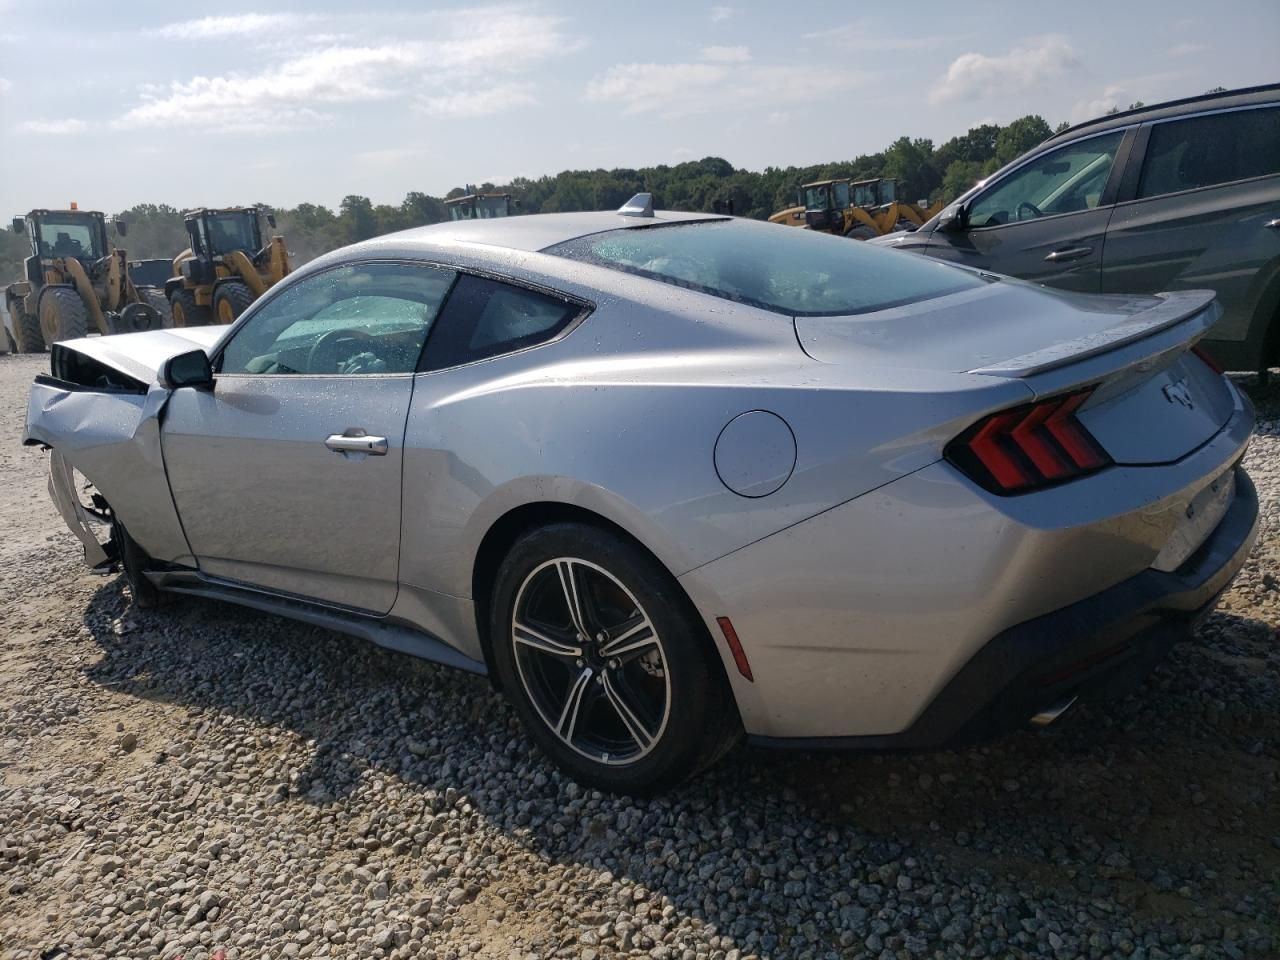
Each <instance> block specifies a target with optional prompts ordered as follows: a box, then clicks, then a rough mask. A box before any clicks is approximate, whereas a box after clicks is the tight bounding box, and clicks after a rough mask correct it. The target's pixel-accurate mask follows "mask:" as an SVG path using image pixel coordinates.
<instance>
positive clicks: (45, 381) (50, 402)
mask: <svg viewBox="0 0 1280 960" xmlns="http://www.w3.org/2000/svg"><path fill="white" fill-rule="evenodd" d="M168 400H169V391H168V390H166V389H164V388H163V387H160V386H158V385H152V387H151V388H150V389H149V390H148V391H147V392H146V393H145V394H143V393H132V392H127V391H114V390H112V391H101V390H95V389H92V388H87V387H81V386H76V385H74V384H67V383H63V382H61V381H58V380H55V379H53V378H52V377H45V376H42V377H38V378H36V381H35V383H33V384H32V385H31V397H30V400H29V401H28V403H27V424H26V430H25V432H24V435H23V442H24V443H28V444H30V443H41V444H44V445H46V446H48V447H51V448H52V449H53V451H54V455H53V457H52V458H51V461H50V478H49V492H50V495H51V496H52V497H53V502H54V504H55V505H56V506H57V507H58V511H59V513H61V514H62V517H63V519H64V520H65V521H66V522H67V525H68V526H69V527H70V528H71V532H72V533H74V534H75V535H76V536H77V537H79V538H80V540H81V541H82V542H84V543H85V559H86V561H87V562H88V563H89V564H90V566H96V565H97V564H98V563H101V562H102V561H103V560H105V559H106V554H105V551H103V550H102V547H101V545H100V544H98V541H97V539H96V537H95V536H94V534H93V531H92V529H91V528H90V527H89V526H88V522H87V521H88V517H87V515H86V514H85V512H84V510H83V508H82V507H81V506H80V499H79V493H78V491H76V489H75V482H74V478H73V476H72V472H71V468H72V467H74V468H75V469H76V470H78V471H79V472H80V473H81V474H83V475H84V476H85V478H86V479H88V480H89V481H90V482H92V483H93V485H94V486H95V487H96V488H97V490H98V492H99V493H100V494H102V496H103V497H104V498H105V499H106V501H107V503H109V504H110V505H111V509H112V510H113V511H114V513H115V515H116V516H117V517H118V518H119V520H120V522H121V523H123V524H124V525H125V527H126V528H127V529H128V531H129V534H130V536H132V537H133V539H134V540H136V541H137V542H138V544H139V545H140V546H141V547H142V548H143V549H144V550H145V551H146V552H147V553H148V554H150V555H151V557H152V558H154V559H156V560H160V561H164V562H169V563H179V564H184V565H190V566H194V565H195V558H194V557H193V556H192V555H191V549H190V547H188V545H187V538H186V536H185V535H184V534H183V532H182V525H181V523H180V522H179V520H178V513H177V510H176V508H175V507H174V504H173V496H172V495H171V493H170V492H169V483H168V479H167V478H166V476H165V470H164V457H163V453H162V451H161V447H160V414H161V412H162V411H163V410H164V407H165V404H166V403H167V402H168ZM90 540H92V546H91V544H90V543H89V541H90ZM94 547H96V549H94Z"/></svg>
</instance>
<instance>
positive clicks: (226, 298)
mask: <svg viewBox="0 0 1280 960" xmlns="http://www.w3.org/2000/svg"><path fill="white" fill-rule="evenodd" d="M251 303H253V291H252V290H250V289H249V287H248V285H247V284H244V283H241V282H240V281H239V280H229V281H227V282H226V283H223V284H219V286H218V289H217V290H215V291H214V292H213V315H214V317H215V318H216V322H217V323H222V324H227V323H235V322H236V318H237V317H239V316H240V314H242V313H244V312H245V310H247V309H248V307H249V304H251Z"/></svg>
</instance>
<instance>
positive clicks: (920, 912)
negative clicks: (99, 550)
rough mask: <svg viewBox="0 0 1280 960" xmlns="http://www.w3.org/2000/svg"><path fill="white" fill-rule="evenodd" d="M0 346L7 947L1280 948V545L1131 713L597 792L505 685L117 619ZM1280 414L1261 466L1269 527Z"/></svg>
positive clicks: (171, 950)
mask: <svg viewBox="0 0 1280 960" xmlns="http://www.w3.org/2000/svg"><path fill="white" fill-rule="evenodd" d="M45 363H47V358H44V357H13V356H0V437H3V438H5V439H4V442H3V443H0V529H3V531H4V536H3V538H2V539H0V703H2V704H3V709H2V711H0V824H3V831H2V832H0V955H3V956H5V957H12V958H15V960H16V958H35V957H38V956H40V954H41V952H42V951H43V950H46V949H48V948H50V947H52V946H55V945H61V946H62V947H64V948H65V949H66V950H67V951H68V952H69V954H70V955H71V956H72V957H74V958H76V960H83V958H90V957H135V958H139V957H163V958H174V957H177V956H179V955H182V956H185V957H186V958H188V960H190V958H201V957H210V956H211V955H213V954H214V953H215V952H216V951H218V950H225V956H226V957H227V958H241V957H281V956H283V957H294V956H298V957H308V956H316V957H323V956H329V957H375V958H380V957H397V958H399V957H427V958H432V957H436V958H453V957H462V956H475V957H504V958H505V957H547V956H562V957H585V958H592V957H609V956H618V955H632V956H650V957H657V958H660V957H670V958H680V960H691V958H716V960H744V958H746V957H749V956H756V957H760V958H783V957H895V958H903V957H907V958H910V957H984V956H1001V957H1132V958H1156V957H1169V956H1193V957H1194V956H1205V957H1233V958H1234V957H1264V956H1269V957H1275V956H1277V955H1280V789H1278V782H1277V780H1278V774H1280V710H1278V709H1277V703H1278V700H1280V697H1278V695H1280V648H1277V645H1276V626H1277V624H1280V592H1277V590H1278V581H1277V579H1276V577H1277V572H1278V571H1280V556H1278V553H1280V546H1278V544H1280V540H1276V539H1275V538H1268V537H1267V535H1266V533H1265V531H1264V535H1263V538H1262V540H1261V541H1260V542H1261V545H1260V546H1259V548H1258V550H1257V551H1256V553H1255V555H1254V557H1253V558H1252V559H1251V560H1250V562H1249V564H1248V566H1247V567H1246V568H1245V570H1244V572H1243V573H1242V574H1241V576H1240V578H1239V579H1238V580H1237V582H1236V584H1235V586H1234V587H1233V588H1232V590H1231V591H1230V593H1228V594H1227V596H1226V597H1225V598H1224V600H1223V603H1222V605H1221V608H1220V611H1219V612H1218V613H1217V614H1215V615H1214V616H1213V617H1212V618H1211V619H1210V620H1209V621H1208V622H1207V623H1206V625H1205V626H1204V627H1203V628H1202V629H1201V631H1200V634H1199V637H1198V638H1197V640H1196V642H1195V643H1192V644H1184V645H1183V646H1182V647H1181V648H1179V649H1178V650H1176V652H1175V653H1174V655H1173V656H1172V658H1171V659H1170V661H1169V662H1168V663H1167V665H1165V666H1164V667H1162V668H1161V669H1160V671H1159V672H1158V673H1157V674H1156V675H1155V676H1154V677H1153V678H1152V680H1151V681H1150V682H1149V683H1148V684H1147V685H1146V686H1145V687H1144V688H1143V689H1142V690H1140V691H1139V692H1137V693H1136V694H1135V695H1134V696H1133V697H1131V698H1129V699H1128V700H1126V701H1124V702H1121V703H1117V704H1114V705H1111V706H1108V707H1107V708H1106V709H1095V710H1088V709H1081V710H1079V711H1077V712H1075V713H1072V714H1068V716H1067V717H1066V718H1065V719H1064V720H1063V721H1062V722H1061V723H1060V724H1059V725H1057V726H1055V727H1054V728H1052V729H1051V730H1049V731H1048V732H1045V733H1041V734H1030V733H1027V734H1019V735H1017V736H1014V737H1011V738H1009V739H1006V740H1003V741H1000V742H998V743H996V744H993V745H989V746H985V747H982V748H975V749H968V750H963V751H955V752H941V753H934V754H921V755H914V756H897V755H894V756H867V755H862V756H846V757H830V756H820V757H813V756H791V755H785V756H784V755H774V754H768V753H763V752H755V751H750V750H747V749H745V748H743V749H739V750H738V751H736V752H735V753H734V754H732V755H731V756H730V757H729V758H728V760H727V761H726V762H724V763H723V764H721V765H720V767H718V768H717V769H716V770H714V771H713V772H712V773H710V774H709V775H707V776H704V777H703V778H702V779H700V780H698V781H697V782H695V783H694V784H692V785H689V786H687V787H686V788H684V789H682V790H680V791H677V792H675V793H672V794H670V795H668V796H666V797H663V798H661V799H658V800H652V801H646V802H637V801H632V800H627V799H617V798H612V797H605V796H601V795H599V794H597V793H595V792H592V791H583V790H581V789H579V788H578V787H577V786H576V785H575V784H573V783H571V782H569V781H567V780H565V779H564V778H562V777H561V776H559V775H558V774H557V773H556V772H555V771H554V770H553V769H552V768H551V767H550V766H549V765H548V764H547V763H545V762H544V761H543V760H542V759H541V758H540V757H539V756H538V755H537V754H536V753H534V752H533V750H532V749H531V747H530V745H529V743H528V742H527V741H526V740H525V739H524V738H523V737H522V736H521V734H520V732H519V730H518V729H517V727H516V724H515V719H514V716H513V714H512V712H511V711H510V710H509V709H507V707H506V706H505V704H504V703H503V701H502V700H501V699H500V698H499V697H498V696H496V695H495V694H493V693H492V692H490V690H489V688H488V687H487V685H486V683H485V682H484V681H483V680H480V679H477V678H472V677H468V676H464V675H462V674H458V673H452V672H449V671H447V670H444V669H442V668H437V667H434V666H431V665H429V664H424V663H419V662H416V661H413V660H411V659H408V658H406V657H403V656H400V655H397V654H393V653H389V652H385V651H382V650H379V649H377V648H375V647H372V646H369V645H365V644H362V643H359V642H357V641H354V640H348V639H345V638H342V637H338V636H336V635H333V634H329V633H326V632H324V631H321V630H318V629H314V628H310V627H306V626H302V625H298V624H294V623H291V622H288V621H284V620H280V619H276V618H274V617H270V616H266V615H259V614H254V613H251V612H246V611H243V610H240V609H237V608H234V607H230V606H222V605H216V604H212V603H206V602H196V601H189V602H185V603H181V604H178V605H175V606H172V607H169V608H166V609H163V610H161V611H157V612H145V613H138V612H134V611H132V610H131V609H130V607H129V605H128V603H127V600H126V597H125V596H124V595H123V594H122V592H121V587H120V585H119V582H118V581H117V580H116V579H115V578H102V577H97V576H94V575H93V574H90V573H89V572H87V571H86V570H85V569H84V568H83V566H82V565H81V562H80V550H79V545H78V543H77V542H76V541H75V540H74V539H73V538H72V537H71V535H70V534H68V533H67V532H66V531H65V529H64V528H63V525H62V522H61V521H60V520H59V518H58V517H57V515H56V513H55V512H54V509H53V507H52V506H51V505H50V503H49V501H48V498H47V496H46V494H45V490H44V475H43V471H44V456H43V454H41V453H39V452H38V451H36V450H32V449H23V448H21V447H19V446H18V445H17V443H16V441H17V437H18V434H19V432H20V429H21V421H22V414H23V411H25V409H26V392H27V385H28V384H29V382H30V380H31V378H32V376H33V375H34V374H35V373H36V372H38V371H39V370H41V369H43V367H44V364H45ZM1278 454H1280V421H1268V422H1266V423H1263V424H1262V426H1261V428H1260V431H1259V436H1258V438H1257V440H1256V441H1255V443H1254V445H1253V448H1252V452H1251V453H1250V455H1249V466H1250V469H1251V471H1252V473H1253V476H1254V478H1255V480H1256V481H1257V482H1258V486H1259V488H1260V490H1261V493H1262V498H1263V509H1264V511H1265V514H1266V522H1267V524H1268V525H1269V526H1274V525H1275V524H1276V522H1277V519H1280V456H1278Z"/></svg>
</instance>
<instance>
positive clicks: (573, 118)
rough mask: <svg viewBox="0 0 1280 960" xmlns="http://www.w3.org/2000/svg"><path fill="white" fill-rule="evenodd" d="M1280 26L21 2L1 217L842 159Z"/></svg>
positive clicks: (1211, 78)
mask: <svg viewBox="0 0 1280 960" xmlns="http://www.w3.org/2000/svg"><path fill="white" fill-rule="evenodd" d="M1064 15H1065V16H1064ZM1278 41H1280V0H1218V2H1216V3H1213V4H1205V3H1204V2H1203V0H1154V2H1152V0H1124V2H1115V0H1110V2H1094V0H1073V2H1071V3H1068V4H1062V3H1053V4H1051V3H1042V2H969V3H955V2H932V0H916V2H913V3H909V4H895V3H886V2H883V0H877V2H875V3H865V2H862V3H860V2H856V0H842V2H833V3H803V2H802V3H778V2H771V3H764V2H760V3H752V2H747V0H737V2H733V3H726V4H712V3H703V2H700V0H682V2H666V0H651V2H647V3H644V4H641V3H636V2H626V3H623V2H614V0H596V2H590V3H587V2H582V3H575V2H568V0H529V2H517V3H513V4H504V3H498V4H496V5H464V4H445V3H426V2H421V3H407V2H404V3H395V2H389V0H359V2H356V3H351V2H349V0H347V2H335V0H310V2H307V3H296V4H292V3H291V2H290V0H274V2H272V3H270V4H258V5H246V6H240V5H238V4H237V2H236V0H223V2H222V3H219V4H205V5H200V4H196V3H184V4H174V3H171V2H163V3H160V2H149V0H128V2H125V3H118V4H117V3H110V4H104V3H101V2H100V0H92V2H84V0H63V2H61V3H58V4H56V5H53V6H50V5H48V4H45V3H31V2H29V0H0V216H2V217H3V219H4V220H7V219H8V218H9V217H10V216H12V215H14V214H17V213H20V212H25V211H26V210H28V209H32V208H36V207H59V206H65V205H66V204H67V203H68V202H69V201H71V200H76V201H78V202H79V204H80V206H81V208H83V209H101V210H105V211H108V212H112V211H116V210H120V209H124V208H126V207H129V206H132V205H133V204H135V203H142V202H150V203H169V204H172V205H173V206H176V207H192V206H205V205H209V206H214V205H231V204H248V203H258V202H262V203H269V204H275V205H277V206H293V205H296V204H298V203H300V202H312V203H322V204H325V205H327V206H331V207H336V206H337V205H338V203H339V202H340V201H341V199H342V198H343V197H344V196H346V195H348V194H352V193H355V194H362V195H364V196H368V197H370V198H371V199H373V201H374V202H375V203H392V204H398V203H399V202H400V201H401V200H402V199H403V197H404V195H405V194H406V193H408V192H409V191H411V190H418V191H422V192H424V193H429V194H433V195H436V196H439V195H443V194H444V193H445V192H446V191H448V190H449V189H450V188H451V187H454V186H460V185H462V184H463V183H467V182H470V183H480V182H483V181H486V180H488V181H493V182H503V181H506V180H509V179H510V178H512V177H516V176H527V177H537V176H541V175H543V174H555V173H558V172H559V171H561V170H565V169H582V168H598V167H605V168H609V167H641V166H648V165H653V164H660V163H667V164H675V163H679V162H681V161H684V160H689V159H699V158H701V157H704V156H720V157H724V158H725V159H727V160H729V161H730V162H731V163H732V164H734V166H737V167H746V168H748V169H752V170H762V169H764V168H765V167H768V166H787V165H790V164H796V165H802V164H810V163H821V162H826V161H833V160H843V159H850V158H852V157H854V156H856V155H858V154H860V153H866V152H872V151H875V150H879V149H882V148H884V147H885V146H887V145H888V144H889V143H891V142H892V141H893V140H894V139H896V138H897V137H899V136H901V135H903V134H907V135H910V136H912V137H928V138H930V139H932V140H933V141H934V143H935V144H941V143H942V142H943V141H945V140H946V139H948V138H949V137H952V136H954V135H956V134H960V133H964V132H965V131H966V130H967V129H969V128H970V127H972V126H975V125H978V124H981V123H990V122H996V123H1007V122H1008V121H1010V120H1013V119H1015V118H1017V117H1019V116H1022V115H1024V114H1027V113H1039V114H1040V115H1042V116H1043V117H1044V118H1045V119H1046V120H1048V121H1049V123H1050V124H1051V125H1057V124H1058V123H1059V122H1061V121H1063V120H1072V121H1078V120H1084V119H1087V118H1089V117H1091V116H1095V115H1097V114H1099V113H1102V112H1105V111H1106V110H1107V109H1108V108H1109V107H1111V106H1114V105H1118V106H1120V107H1122V108H1123V107H1125V106H1127V105H1128V104H1129V103H1130V102H1132V101H1135V100H1143V101H1145V102H1147V103H1152V102H1156V101H1159V100H1167V99H1173V98H1176V97H1181V96H1189V95H1193V94H1197V93H1202V92H1204V91H1205V90H1207V89H1209V88H1210V87H1215V86H1224V87H1228V88H1235V87H1242V86H1249V85H1253V84H1260V83H1269V82H1276V81H1280V61H1277V59H1276V56H1275V50H1276V47H1277V42H1278Z"/></svg>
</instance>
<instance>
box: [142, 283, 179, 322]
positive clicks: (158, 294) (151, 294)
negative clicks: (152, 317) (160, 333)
mask: <svg viewBox="0 0 1280 960" xmlns="http://www.w3.org/2000/svg"><path fill="white" fill-rule="evenodd" d="M138 293H139V294H140V295H141V297H142V299H143V301H144V302H146V303H147V304H149V305H150V306H151V308H152V309H153V310H155V312H156V313H157V314H158V315H159V317H160V326H162V327H172V326H173V317H171V316H170V315H169V314H170V311H171V310H172V309H173V308H172V307H171V306H170V305H169V298H168V297H166V296H165V295H164V291H163V290H160V289H158V288H156V287H142V288H141V289H140V290H139V291H138Z"/></svg>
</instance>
